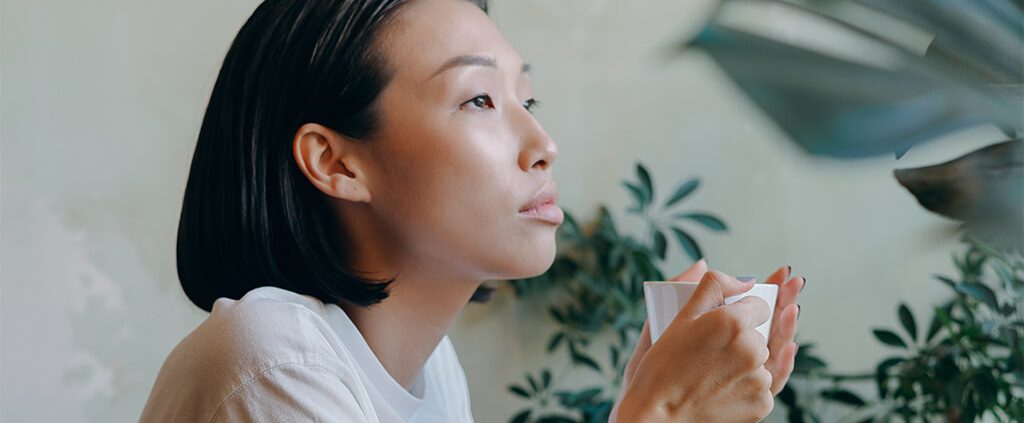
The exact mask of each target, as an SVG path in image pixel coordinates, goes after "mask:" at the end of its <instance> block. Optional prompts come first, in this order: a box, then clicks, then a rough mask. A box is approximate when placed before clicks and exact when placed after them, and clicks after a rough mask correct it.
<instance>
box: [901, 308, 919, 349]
mask: <svg viewBox="0 0 1024 423" xmlns="http://www.w3.org/2000/svg"><path fill="white" fill-rule="evenodd" d="M899 318H900V324H901V325H903V329H905V330H906V331H907V334H909V335H910V340H911V341H915V342H916V341H917V323H916V322H914V314H913V313H911V312H910V308H909V307H907V305H906V304H903V303H900V307H899Z"/></svg>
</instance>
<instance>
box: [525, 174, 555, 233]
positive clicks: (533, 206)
mask: <svg viewBox="0 0 1024 423" xmlns="http://www.w3.org/2000/svg"><path fill="white" fill-rule="evenodd" d="M557 202H558V188H556V187H555V185H554V184H553V183H548V184H545V185H544V186H543V187H541V189H540V190H539V191H538V192H537V193H536V194H535V195H534V196H533V199H532V200H530V202H528V203H526V205H524V206H523V207H522V208H520V209H519V215H520V216H523V217H527V218H531V219H534V220H540V221H543V222H546V223H550V224H553V225H559V224H561V223H562V221H563V220H565V213H564V212H563V211H562V209H561V208H560V207H558V204H557Z"/></svg>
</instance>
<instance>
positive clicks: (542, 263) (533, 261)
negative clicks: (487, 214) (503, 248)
mask: <svg viewBox="0 0 1024 423" xmlns="http://www.w3.org/2000/svg"><path fill="white" fill-rule="evenodd" d="M522 251H523V252H525V253H524V254H519V255H516V256H515V257H517V260H516V262H515V263H509V264H510V265H511V266H509V267H510V268H511V270H510V271H509V272H508V274H509V275H508V276H506V277H504V278H502V279H525V278H532V277H534V276H540V275H542V274H544V272H547V271H548V269H550V268H551V264H552V263H554V262H555V253H556V248H555V241H554V239H552V240H551V241H550V242H547V243H545V244H544V245H535V246H529V247H524V248H523V249H522Z"/></svg>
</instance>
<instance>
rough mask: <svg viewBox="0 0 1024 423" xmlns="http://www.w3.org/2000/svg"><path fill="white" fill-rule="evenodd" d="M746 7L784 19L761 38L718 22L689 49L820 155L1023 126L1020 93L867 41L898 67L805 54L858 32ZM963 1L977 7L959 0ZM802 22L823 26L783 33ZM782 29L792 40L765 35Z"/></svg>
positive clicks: (896, 147) (766, 26)
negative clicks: (985, 127)
mask: <svg viewBox="0 0 1024 423" xmlns="http://www.w3.org/2000/svg"><path fill="white" fill-rule="evenodd" d="M879 1H881V0H879ZM742 3H743V4H760V6H759V7H762V8H765V10H763V11H762V12H761V13H764V14H765V15H766V16H767V15H769V14H770V15H771V16H773V17H775V18H774V19H759V20H756V22H757V23H758V25H759V26H758V27H756V28H754V29H753V30H748V29H747V28H743V27H742V25H739V27H727V26H725V25H724V24H721V23H719V22H718V19H716V20H714V21H713V22H712V23H710V24H708V25H707V26H706V27H705V28H704V30H703V31H702V32H701V33H700V34H699V35H698V36H697V37H696V38H695V39H694V40H693V41H692V42H691V43H689V45H692V46H696V47H698V48H701V49H702V50H704V51H706V52H707V53H709V54H710V56H711V57H712V58H713V59H714V60H715V61H716V62H717V64H718V65H719V66H720V67H721V68H722V69H723V70H724V71H725V73H726V74H727V75H729V76H730V77H731V78H732V79H733V80H734V81H735V82H736V83H737V85H738V86H739V87H740V88H741V89H743V90H744V92H746V94H747V95H748V96H749V97H750V98H751V99H752V100H753V101H754V103H756V104H757V105H758V106H760V108H761V109H762V110H763V111H764V112H765V113H767V114H768V115H769V116H770V117H771V118H772V119H773V120H774V121H775V123H776V124H778V125H779V127H781V128H782V129H783V130H784V131H785V132H787V133H788V134H789V135H790V138H791V139H792V140H793V141H795V142H796V143H797V144H799V145H800V147H802V148H803V149H805V150H806V151H808V152H809V153H811V154H815V155H825V156H830V157H837V158H856V157H866V156H874V155H882V154H891V153H892V152H894V151H903V150H906V149H907V148H909V147H910V146H912V145H914V144H917V143H920V142H923V141H927V140H931V139H935V138H938V137H939V136H940V135H943V134H947V133H951V132H954V131H957V130H960V129H963V128H967V127H972V126H975V125H978V124H984V123H997V124H1006V125H1010V126H1014V127H1016V126H1019V125H1020V116H1022V115H1024V102H1021V101H1020V98H1019V97H1018V96H1015V95H1014V94H1010V93H1002V92H997V91H996V90H993V89H992V88H991V86H990V85H988V84H982V83H980V82H979V81H975V80H969V79H965V78H960V77H958V76H959V75H957V74H956V73H954V72H950V71H948V70H947V69H945V68H943V67H940V66H936V65H935V63H934V62H932V61H931V60H929V59H926V58H922V57H916V56H914V55H912V54H908V53H906V52H905V51H903V50H901V49H898V48H893V47H892V46H891V45H888V44H885V43H884V42H878V41H877V40H876V39H871V38H870V37H867V36H862V37H861V38H864V40H863V41H864V42H865V44H866V45H868V46H870V45H871V44H869V43H873V44H877V47H876V48H874V50H875V52H877V53H879V55H884V56H887V57H890V60H885V61H883V63H880V64H879V65H875V64H869V63H862V62H861V61H851V60H845V59H842V58H839V57H835V56H832V55H827V54H824V53H819V52H817V51H815V50H810V49H806V48H803V47H801V46H803V45H808V44H809V43H813V42H814V40H808V39H806V38H807V37H809V36H810V35H809V34H816V35H817V36H822V35H825V36H829V33H828V32H825V33H824V34H823V31H822V30H828V29H830V28H832V29H834V30H835V31H837V32H839V31H845V30H847V29H848V27H841V26H837V25H830V22H828V21H825V20H823V19H821V18H820V17H818V16H815V15H814V13H811V12H807V11H806V10H804V9H803V8H799V7H792V6H789V7H786V6H783V5H780V2H742ZM885 3H914V4H920V2H894V1H885ZM936 3H939V2H928V4H929V5H930V4H936ZM961 3H969V2H957V4H958V5H959V4H961ZM725 5H726V6H728V5H729V2H726V3H725ZM726 9H728V7H723V8H721V10H722V11H721V12H720V14H719V16H728V10H726ZM751 13H758V12H757V11H752V12H751ZM749 21H751V22H755V20H749ZM793 22H810V23H812V24H815V23H817V24H818V25H814V26H813V27H812V28H813V29H810V28H807V29H805V28H800V27H796V28H790V27H783V25H788V24H791V23H793ZM731 26H737V25H731ZM758 29H762V31H758ZM772 31H774V33H782V32H783V31H784V32H785V33H786V34H790V36H789V37H790V38H788V39H787V40H786V41H782V40H776V39H775V38H771V39H770V38H767V37H762V36H759V35H756V33H757V32H772ZM856 34H857V33H856V32H854V33H853V35H854V36H856ZM818 44H820V43H818ZM958 52H959V51H958ZM1000 54H1004V55H1010V54H1017V52H1016V51H1002V52H1001V53H1000ZM862 56H863V55H862ZM1015 63H1016V62H1015ZM890 65H891V66H890ZM1015 66H1018V68H1019V65H1015ZM1017 72H1019V71H1017Z"/></svg>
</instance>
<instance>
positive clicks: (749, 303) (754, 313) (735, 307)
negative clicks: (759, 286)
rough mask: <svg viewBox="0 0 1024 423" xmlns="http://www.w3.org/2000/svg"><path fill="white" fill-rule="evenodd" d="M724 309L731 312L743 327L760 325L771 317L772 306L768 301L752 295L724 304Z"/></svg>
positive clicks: (750, 327)
mask: <svg viewBox="0 0 1024 423" xmlns="http://www.w3.org/2000/svg"><path fill="white" fill-rule="evenodd" d="M724 310H725V311H726V312H728V313H731V314H732V315H733V317H734V318H735V319H736V320H737V321H739V322H740V327H742V328H744V329H748V328H749V329H752V328H756V327H758V326H761V325H762V324H764V323H765V322H767V321H768V319H769V318H771V317H772V308H771V306H769V305H768V302H766V301H765V300H764V299H762V298H761V297H755V296H753V295H751V296H749V297H744V298H742V299H740V300H739V301H737V302H735V303H732V304H729V305H727V306H725V307H724Z"/></svg>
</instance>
